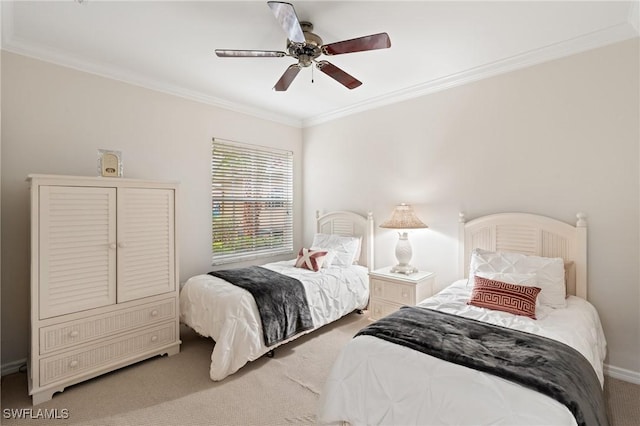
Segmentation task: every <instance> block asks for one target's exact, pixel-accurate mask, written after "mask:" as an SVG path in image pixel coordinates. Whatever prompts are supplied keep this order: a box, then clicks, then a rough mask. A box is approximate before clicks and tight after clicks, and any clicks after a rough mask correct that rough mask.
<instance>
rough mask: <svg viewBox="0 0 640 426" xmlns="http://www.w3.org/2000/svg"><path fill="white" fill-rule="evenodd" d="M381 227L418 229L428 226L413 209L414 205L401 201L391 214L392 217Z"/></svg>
mask: <svg viewBox="0 0 640 426" xmlns="http://www.w3.org/2000/svg"><path fill="white" fill-rule="evenodd" d="M380 228H389V229H418V228H428V226H427V225H425V224H424V222H422V221H421V220H420V219H418V217H417V216H416V214H415V212H414V211H413V207H411V206H410V205H408V204H405V203H401V204H398V205H397V206H396V208H395V209H394V210H393V213H392V214H391V219H389V220H387V221H385V222H383V223H382V224H380Z"/></svg>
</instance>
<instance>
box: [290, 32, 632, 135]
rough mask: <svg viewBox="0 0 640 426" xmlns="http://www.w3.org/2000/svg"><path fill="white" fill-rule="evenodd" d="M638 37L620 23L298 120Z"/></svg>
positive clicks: (329, 116) (320, 119)
mask: <svg viewBox="0 0 640 426" xmlns="http://www.w3.org/2000/svg"><path fill="white" fill-rule="evenodd" d="M634 37H638V31H637V30H636V29H635V28H634V27H633V25H631V24H630V23H629V22H623V23H620V24H618V25H614V26H611V27H608V28H605V29H602V30H600V31H596V32H593V33H590V34H586V35H583V36H580V37H576V38H573V39H570V40H566V41H563V42H560V43H555V44H551V45H548V46H545V47H542V48H540V49H534V50H530V51H528V52H525V53H522V54H519V55H515V56H512V57H509V58H506V59H502V60H499V61H495V62H492V63H489V64H485V65H481V66H478V67H475V68H471V69H469V70H466V71H463V72H460V73H455V74H450V75H448V76H445V77H441V78H437V79H434V80H431V81H427V82H425V83H421V84H418V85H415V86H411V87H407V88H404V89H402V90H398V91H396V92H393V93H390V94H387V95H384V96H379V97H376V98H371V99H367V100H366V101H363V102H360V103H358V104H354V105H351V106H349V107H346V108H342V109H339V110H335V111H331V112H328V113H326V114H321V115H318V116H315V117H309V118H306V119H304V120H302V127H303V128H306V127H311V126H315V125H318V124H322V123H326V122H328V121H333V120H336V119H338V118H342V117H346V116H348V115H351V114H356V113H359V112H363V111H366V110H370V109H374V108H379V107H382V106H385V105H390V104H395V103H398V102H402V101H405V100H409V99H414V98H417V97H421V96H424V95H428V94H431V93H435V92H439V91H442V90H446V89H450V88H453V87H457V86H462V85H464V84H467V83H471V82H474V81H478V80H483V79H485V78H489V77H493V76H496V75H499V74H504V73H507V72H510V71H515V70H518V69H522V68H526V67H530V66H532V65H537V64H541V63H544V62H548V61H552V60H555V59H560V58H563V57H566V56H570V55H574V54H577V53H581V52H584V51H587V50H591V49H595V48H598V47H603V46H606V45H609V44H613V43H617V42H620V41H624V40H628V39H630V38H634Z"/></svg>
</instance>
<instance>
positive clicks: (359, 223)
mask: <svg viewBox="0 0 640 426" xmlns="http://www.w3.org/2000/svg"><path fill="white" fill-rule="evenodd" d="M316 232H318V233H322V234H336V235H344V236H349V237H352V236H355V237H362V244H361V249H360V259H358V265H362V266H366V267H367V268H369V270H372V269H373V246H374V244H373V213H371V212H369V213H368V214H367V216H366V217H365V216H361V215H359V214H357V213H353V212H347V211H335V212H330V213H326V214H323V215H320V212H319V211H316Z"/></svg>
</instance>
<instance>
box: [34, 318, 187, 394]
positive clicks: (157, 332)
mask: <svg viewBox="0 0 640 426" xmlns="http://www.w3.org/2000/svg"><path fill="white" fill-rule="evenodd" d="M175 341H176V323H175V322H169V323H165V324H163V325H160V326H156V327H152V328H147V329H144V330H140V331H138V332H137V333H130V334H127V335H124V336H121V337H118V338H114V339H110V340H108V341H105V342H102V343H101V344H99V345H96V346H93V347H90V348H87V349H84V350H77V351H73V352H66V353H64V354H61V355H56V356H52V357H47V358H43V359H41V360H40V386H44V385H47V384H49V383H53V382H55V381H58V380H61V379H65V378H67V377H71V376H76V375H80V374H83V373H88V372H90V371H92V370H96V369H99V368H102V367H108V366H110V365H112V364H116V363H118V362H120V361H122V360H125V359H127V358H130V357H132V356H135V355H138V354H143V353H145V352H147V351H149V350H152V349H153V348H156V347H160V346H164V345H168V344H170V343H172V342H175Z"/></svg>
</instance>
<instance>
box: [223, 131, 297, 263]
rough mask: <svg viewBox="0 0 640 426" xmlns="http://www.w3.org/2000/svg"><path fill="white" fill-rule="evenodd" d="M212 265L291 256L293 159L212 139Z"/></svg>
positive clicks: (253, 147) (262, 149)
mask: <svg viewBox="0 0 640 426" xmlns="http://www.w3.org/2000/svg"><path fill="white" fill-rule="evenodd" d="M211 225H212V226H211V229H212V237H213V239H212V249H213V264H220V263H228V262H237V261H242V260H249V259H255V258H258V257H263V256H273V255H278V254H286V253H289V254H290V253H292V252H293V153H292V152H290V151H280V150H275V149H269V148H263V147H258V146H252V145H243V144H239V143H232V142H227V141H220V140H219V139H214V140H213V143H212V150H211Z"/></svg>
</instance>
